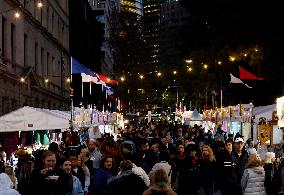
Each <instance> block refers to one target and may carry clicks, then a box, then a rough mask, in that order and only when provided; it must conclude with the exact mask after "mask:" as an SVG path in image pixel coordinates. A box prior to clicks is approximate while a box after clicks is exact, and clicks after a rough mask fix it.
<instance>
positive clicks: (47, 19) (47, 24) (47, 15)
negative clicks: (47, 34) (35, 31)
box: [46, 7, 49, 31]
mask: <svg viewBox="0 0 284 195" xmlns="http://www.w3.org/2000/svg"><path fill="white" fill-rule="evenodd" d="M48 26H49V7H47V8H46V29H47V31H48Z"/></svg>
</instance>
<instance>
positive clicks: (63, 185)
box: [58, 159, 84, 195]
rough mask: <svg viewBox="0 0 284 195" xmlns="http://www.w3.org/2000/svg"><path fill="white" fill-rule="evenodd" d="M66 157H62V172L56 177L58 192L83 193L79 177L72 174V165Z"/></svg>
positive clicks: (68, 194) (82, 194)
mask: <svg viewBox="0 0 284 195" xmlns="http://www.w3.org/2000/svg"><path fill="white" fill-rule="evenodd" d="M71 164H72V163H71V161H69V160H68V159H62V160H61V162H60V168H61V169H62V170H63V172H62V173H61V174H60V176H59V178H58V186H59V191H60V194H62V195H84V191H83V189H82V185H81V182H80V181H79V179H78V178H77V177H76V176H74V175H72V173H71V171H72V165H71Z"/></svg>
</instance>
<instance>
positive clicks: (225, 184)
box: [217, 139, 242, 195]
mask: <svg viewBox="0 0 284 195" xmlns="http://www.w3.org/2000/svg"><path fill="white" fill-rule="evenodd" d="M225 148H226V149H225V151H224V152H223V153H222V154H220V157H219V158H218V161H217V165H218V168H219V169H218V171H219V172H220V174H218V175H219V177H220V178H219V180H218V181H219V183H218V186H219V188H220V189H221V192H222V194H224V195H225V194H230V195H241V194H242V190H241V186H240V185H239V183H238V178H237V174H236V172H237V170H236V165H237V158H236V157H235V156H234V155H233V141H232V140H231V139H227V140H226V142H225Z"/></svg>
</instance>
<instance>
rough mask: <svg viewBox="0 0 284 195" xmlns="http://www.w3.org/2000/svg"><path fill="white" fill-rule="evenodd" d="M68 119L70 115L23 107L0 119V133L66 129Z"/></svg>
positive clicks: (57, 111) (56, 111)
mask: <svg viewBox="0 0 284 195" xmlns="http://www.w3.org/2000/svg"><path fill="white" fill-rule="evenodd" d="M68 116H69V117H68ZM70 119H71V113H70V114H68V113H66V112H63V111H59V110H48V109H41V108H33V107H28V106H25V107H22V108H19V109H18V110H15V111H12V112H10V113H8V114H6V115H3V116H2V117H0V132H13V131H34V130H52V129H68V128H69V126H70V124H69V120H70Z"/></svg>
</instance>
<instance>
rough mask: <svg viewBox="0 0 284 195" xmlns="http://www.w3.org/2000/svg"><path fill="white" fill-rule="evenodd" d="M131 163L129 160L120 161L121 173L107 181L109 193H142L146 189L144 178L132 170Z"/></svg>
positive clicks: (134, 194) (128, 194)
mask: <svg viewBox="0 0 284 195" xmlns="http://www.w3.org/2000/svg"><path fill="white" fill-rule="evenodd" d="M132 168H133V164H132V162H131V161H130V160H125V161H121V163H120V170H121V173H120V174H119V175H118V176H116V177H114V178H112V179H111V180H110V181H109V182H108V185H109V192H110V193H109V194H110V195H116V194H124V195H142V194H143V192H144V191H145V190H146V189H147V186H146V184H145V182H144V180H143V179H142V178H141V177H139V176H138V175H136V174H135V173H134V172H133V171H132Z"/></svg>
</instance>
